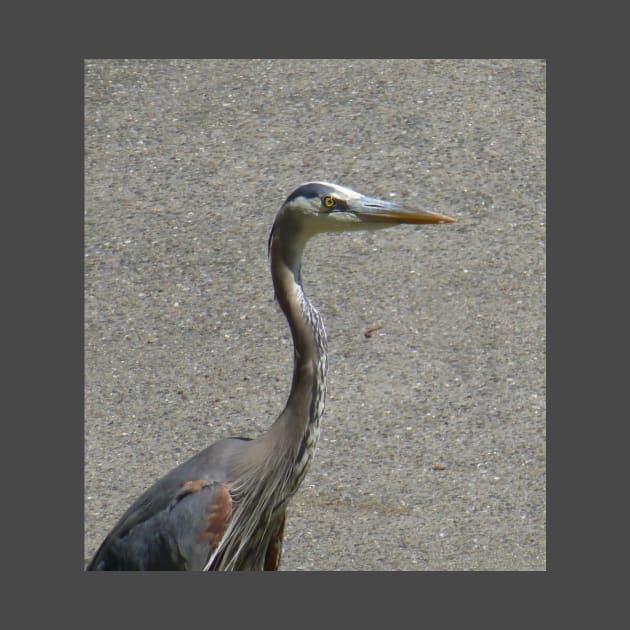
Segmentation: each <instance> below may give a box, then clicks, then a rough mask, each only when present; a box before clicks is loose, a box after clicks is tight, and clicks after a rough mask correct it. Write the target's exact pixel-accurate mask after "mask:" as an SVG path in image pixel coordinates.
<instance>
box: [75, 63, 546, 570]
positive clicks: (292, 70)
mask: <svg viewBox="0 0 630 630" xmlns="http://www.w3.org/2000/svg"><path fill="white" fill-rule="evenodd" d="M545 89H546V88H545V63H544V61H542V60H478V61H476V60H461V61H460V60H346V61H344V60H257V61H250V60H210V61H204V60H146V61H142V60H132V61H121V60H88V61H87V62H86V64H85V151H86V152H85V168H86V171H85V560H86V562H87V560H88V559H89V558H90V557H91V555H92V553H93V552H94V551H95V549H96V547H97V546H98V544H99V543H100V541H101V540H102V538H103V537H104V536H105V535H106V534H107V532H108V530H109V529H110V528H111V527H112V526H113V525H114V524H115V522H116V521H117V519H118V518H119V516H120V515H121V514H122V512H123V511H124V510H125V509H126V508H127V507H128V505H129V504H130V502H131V501H132V500H133V499H134V498H135V497H136V496H137V495H138V494H139V493H140V492H142V491H143V490H144V489H145V488H146V487H147V486H148V485H150V484H151V483H152V482H153V481H154V480H155V479H157V478H158V477H159V476H161V475H162V474H164V473H166V472H168V470H170V469H171V468H172V467H173V466H175V465H177V464H178V463H180V462H182V461H184V460H185V459H186V458H188V457H190V456H191V455H193V454H194V453H195V452H197V451H198V450H200V449H201V448H203V447H205V446H206V445H208V444H209V443H211V442H213V441H215V440H217V439H219V438H221V437H225V436H229V435H244V436H251V437H255V436H256V435H259V434H260V433H261V432H263V431H264V430H265V429H266V428H267V427H269V425H270V424H271V423H272V422H273V420H274V419H275V417H276V416H277V414H278V413H279V412H280V410H281V409H282V407H283V404H284V402H285V399H286V396H287V394H288V389H289V385H290V381H291V368H292V348H291V340H290V334H289V331H288V328H287V326H286V323H285V321H284V319H283V317H282V315H281V313H280V311H279V309H278V307H277V305H276V304H275V303H274V300H273V291H272V286H271V280H270V277H269V268H268V260H267V237H268V234H269V229H270V227H271V224H272V222H273V218H274V215H275V213H276V211H277V209H278V208H279V206H280V204H281V203H282V201H283V200H284V199H285V198H286V196H287V195H288V194H289V193H290V192H291V191H292V190H293V189H295V188H296V187H297V186H298V185H299V184H301V183H302V182H304V181H309V180H328V181H333V182H337V183H340V184H343V185H346V186H350V187H352V188H355V189H356V190H359V191H360V192H363V193H365V194H368V195H372V196H380V197H383V198H386V199H395V200H396V201H399V202H401V203H404V204H405V205H409V206H412V207H413V206H416V207H422V208H425V209H427V210H433V211H437V212H440V213H444V214H448V215H450V216H453V217H454V218H456V219H457V223H454V224H449V225H437V226H422V227H419V228H414V227H411V226H399V227H396V228H392V229H390V230H384V231H379V232H374V233H362V232H356V233H344V234H338V235H321V236H318V237H316V238H315V239H314V240H313V241H312V242H311V243H310V244H309V246H308V247H307V251H306V255H305V260H304V267H303V280H304V286H305V290H306V292H307V294H308V295H309V296H310V297H311V299H312V301H313V302H314V304H315V305H316V306H317V307H318V308H319V310H320V312H321V314H322V316H323V318H324V322H325V325H326V328H327V331H328V337H329V349H330V352H329V365H330V371H329V377H328V386H329V389H328V398H327V406H326V412H325V414H324V417H323V420H322V431H321V438H320V442H319V445H318V447H317V451H316V453H315V459H314V461H313V464H312V467H311V469H310V471H309V473H308V475H307V477H306V479H305V481H304V484H303V486H302V487H301V489H300V490H299V492H298V493H297V495H296V496H295V497H294V500H293V502H292V503H291V505H290V508H289V512H288V521H287V528H286V531H285V546H284V556H283V563H282V567H281V568H282V569H283V570H544V569H545V556H546V491H545V487H546V474H545V469H546V462H545V422H546V402H545V401H546V398H545V396H546V392H545V348H546V343H545V341H546V340H545V337H546V330H545V276H546V256H545V234H546V227H545V226H546V207H545V167H546V164H545V160H546V157H545V155H546V145H545ZM372 327H380V328H378V330H375V331H374V332H373V333H372V334H371V335H370V336H366V335H365V332H366V330H367V329H368V328H372Z"/></svg>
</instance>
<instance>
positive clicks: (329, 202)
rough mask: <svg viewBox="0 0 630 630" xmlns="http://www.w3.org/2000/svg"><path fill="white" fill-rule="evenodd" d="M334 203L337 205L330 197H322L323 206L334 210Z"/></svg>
mask: <svg viewBox="0 0 630 630" xmlns="http://www.w3.org/2000/svg"><path fill="white" fill-rule="evenodd" d="M336 203H337V201H336V200H335V198H334V197H333V196H332V195H326V196H325V197H324V205H325V206H326V207H327V208H334V207H335V205H336Z"/></svg>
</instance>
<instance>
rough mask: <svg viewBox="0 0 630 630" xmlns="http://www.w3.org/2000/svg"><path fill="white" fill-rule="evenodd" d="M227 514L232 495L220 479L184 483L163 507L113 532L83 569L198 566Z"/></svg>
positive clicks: (214, 542)
mask: <svg viewBox="0 0 630 630" xmlns="http://www.w3.org/2000/svg"><path fill="white" fill-rule="evenodd" d="M231 516H232V497H231V496H230V492H229V490H228V488H227V486H226V485H225V484H224V483H221V482H218V481H213V482H208V481H206V480H204V479H196V480H190V481H186V482H184V483H183V484H181V486H180V488H179V490H178V491H177V492H176V493H175V494H174V496H173V497H172V499H171V501H170V502H169V503H168V505H167V506H166V507H165V508H164V509H162V510H160V511H158V512H156V513H154V514H153V515H152V516H151V517H150V518H147V519H144V520H141V521H139V522H137V523H136V524H135V525H134V526H132V527H130V528H126V529H124V530H123V532H122V534H121V532H120V531H113V532H112V533H111V534H110V535H109V536H108V537H107V539H106V540H105V542H104V543H103V545H102V546H101V548H100V549H99V551H98V552H97V553H96V555H95V556H94V560H92V562H91V564H90V566H89V567H88V569H89V570H103V571H158V570H162V571H198V570H201V569H202V568H203V566H204V564H205V563H206V561H207V560H208V557H209V555H210V553H211V552H212V551H213V550H214V549H215V548H216V546H217V545H218V543H219V541H220V540H221V537H222V536H223V534H224V532H225V530H226V528H227V526H228V524H229V522H230V518H231Z"/></svg>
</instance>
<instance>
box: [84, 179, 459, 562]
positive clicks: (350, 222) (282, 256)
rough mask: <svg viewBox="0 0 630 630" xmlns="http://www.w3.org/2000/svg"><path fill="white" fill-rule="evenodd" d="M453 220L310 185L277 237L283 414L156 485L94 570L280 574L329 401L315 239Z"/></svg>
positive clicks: (281, 218) (280, 217)
mask: <svg viewBox="0 0 630 630" xmlns="http://www.w3.org/2000/svg"><path fill="white" fill-rule="evenodd" d="M452 221H453V219H451V218H449V217H447V216H444V215H441V214H437V213H432V212H426V211H422V210H411V209H408V208H405V207H403V206H400V205H398V204H394V203H392V202H388V201H383V200H380V199H375V198H371V197H366V196H364V195H361V194H359V193H357V192H355V191H353V190H351V189H349V188H345V187H343V186H338V185H336V184H329V183H325V182H311V183H307V184H303V185H302V186H300V187H299V188H297V189H296V190H295V191H294V192H293V193H292V194H291V195H289V197H287V199H286V201H285V202H284V204H283V205H282V207H281V208H280V210H279V212H278V214H277V216H276V220H275V222H274V225H273V228H272V231H271V234H270V237H269V256H270V263H271V275H272V279H273V285H274V291H275V296H276V299H277V301H278V304H279V305H280V308H281V309H282V311H283V313H284V315H285V317H286V319H287V322H288V324H289V328H290V330H291V335H292V339H293V348H294V364H293V380H292V383H291V390H290V393H289V397H288V399H287V402H286V405H285V407H284V409H283V411H282V412H281V413H280V415H279V416H278V418H277V419H276V420H275V422H274V423H273V424H272V425H271V426H270V428H269V429H268V430H267V431H266V432H265V433H263V434H262V435H261V436H260V437H258V438H256V439H247V438H225V439H222V440H220V441H218V442H215V443H214V444H212V445H211V446H209V447H207V448H206V449H204V450H202V451H201V452H200V453H198V454H197V455H195V456H193V457H192V458H191V459H189V460H188V461H186V462H184V463H183V464H181V465H180V466H178V467H177V468H175V469H173V470H172V471H171V472H169V473H168V474H166V475H165V476H164V477H162V478H161V479H160V480H158V481H157V482H156V483H155V484H153V486H151V487H150V488H149V489H148V490H147V491H146V492H144V494H142V495H141V496H140V497H139V498H138V499H137V500H136V501H135V502H134V503H133V504H132V505H131V507H130V508H129V509H128V510H127V512H125V514H123V516H122V517H121V519H120V520H119V521H118V523H117V524H116V525H115V526H114V528H113V529H112V531H111V532H110V533H109V534H108V536H107V537H106V538H105V540H104V541H103V543H102V544H101V546H100V547H99V549H98V550H97V552H96V554H95V555H94V557H93V559H92V561H91V562H90V564H89V565H88V567H87V570H90V571H92V570H148V571H151V570H188V571H195V570H205V571H212V570H276V569H277V568H278V566H279V563H280V558H281V553H282V539H283V532H284V523H285V513H286V507H287V503H288V501H289V500H290V498H291V497H292V496H293V494H295V492H296V491H297V489H298V488H299V486H300V484H301V482H302V480H303V479H304V476H305V475H306V472H307V471H308V468H309V465H310V463H311V460H312V457H313V452H314V450H315V445H316V444H317V440H318V437H319V428H320V427H319V425H320V419H321V417H322V414H323V412H324V404H325V398H326V372H327V341H326V332H325V329H324V326H323V323H322V320H321V318H320V316H319V313H318V312H317V310H316V309H315V308H314V307H313V305H312V304H311V303H310V301H309V299H308V298H307V296H306V295H305V293H304V289H303V287H302V281H301V276H300V271H301V264H302V253H303V251H304V247H305V245H306V243H307V241H308V239H309V238H311V237H312V236H314V235H315V234H318V233H321V232H335V231H344V230H357V229H364V230H365V229H376V228H383V227H388V226H391V225H397V224H400V223H409V224H423V223H449V222H452Z"/></svg>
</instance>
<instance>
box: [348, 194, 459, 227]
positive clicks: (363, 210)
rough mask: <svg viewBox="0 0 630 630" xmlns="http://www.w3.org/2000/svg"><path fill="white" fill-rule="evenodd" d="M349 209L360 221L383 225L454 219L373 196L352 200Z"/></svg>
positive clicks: (451, 221) (441, 221)
mask: <svg viewBox="0 0 630 630" xmlns="http://www.w3.org/2000/svg"><path fill="white" fill-rule="evenodd" d="M349 210H350V211H351V212H352V213H354V214H355V215H356V216H357V217H358V218H359V219H361V221H365V222H366V223H367V222H369V223H381V224H383V225H387V224H389V225H392V224H396V223H411V224H421V223H454V222H455V219H453V218H451V217H448V216H446V215H445V214H439V213H437V212H429V211H428V210H414V209H412V208H406V207H405V206H401V205H398V204H397V203H392V202H391V201H383V200H382V199H375V198H373V197H361V198H359V199H357V200H356V201H353V202H352V203H351V205H350V207H349Z"/></svg>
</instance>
